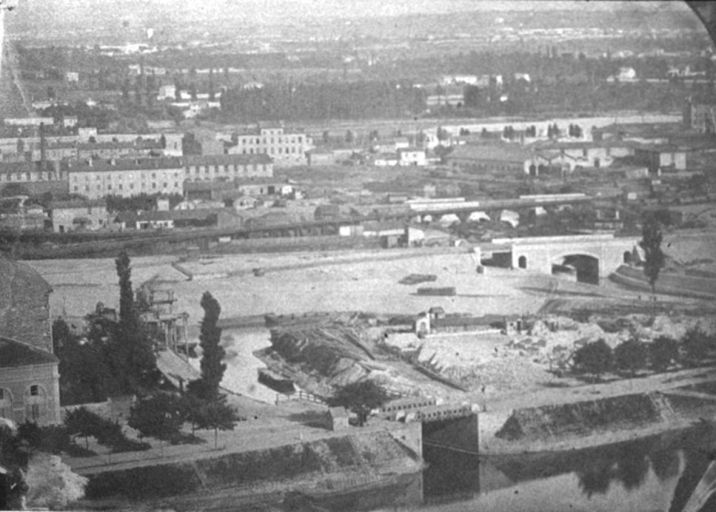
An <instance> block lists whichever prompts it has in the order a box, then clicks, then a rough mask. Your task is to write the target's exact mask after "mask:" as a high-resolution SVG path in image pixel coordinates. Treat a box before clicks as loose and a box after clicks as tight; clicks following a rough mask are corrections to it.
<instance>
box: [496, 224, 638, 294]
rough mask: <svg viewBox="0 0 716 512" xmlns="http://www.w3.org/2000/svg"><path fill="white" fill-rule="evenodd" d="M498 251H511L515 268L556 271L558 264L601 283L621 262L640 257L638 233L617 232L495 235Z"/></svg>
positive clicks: (548, 272) (581, 278)
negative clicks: (557, 234)
mask: <svg viewBox="0 0 716 512" xmlns="http://www.w3.org/2000/svg"><path fill="white" fill-rule="evenodd" d="M492 242H493V244H494V248H493V253H494V252H509V253H510V261H511V267H512V268H519V269H526V270H531V271H535V272H540V273H543V274H553V273H554V270H555V267H559V266H565V265H570V266H572V267H575V268H576V271H577V280H578V281H582V282H591V283H594V284H598V283H599V280H600V279H603V278H606V277H607V276H608V275H609V274H611V273H613V272H614V271H616V269H617V268H619V266H620V265H624V264H628V263H632V262H634V261H635V260H637V259H638V258H639V257H640V254H641V253H640V252H639V238H638V237H615V236H614V235H613V234H598V235H575V236H550V237H529V238H502V239H494V240H493V241H492Z"/></svg>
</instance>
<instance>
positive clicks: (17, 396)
mask: <svg viewBox="0 0 716 512" xmlns="http://www.w3.org/2000/svg"><path fill="white" fill-rule="evenodd" d="M59 379H60V374H59V372H58V370H57V363H48V364H40V365H27V366H20V367H15V368H2V375H1V376H0V388H3V389H4V390H5V393H7V392H8V391H9V395H10V397H11V399H12V416H11V417H10V418H9V419H11V420H13V421H15V422H16V423H18V424H20V423H23V422H24V421H25V419H26V418H28V415H29V411H28V410H27V409H26V401H27V400H28V397H29V393H30V391H29V390H30V386H31V385H35V384H37V385H39V386H40V389H41V392H40V395H39V397H37V398H36V397H31V398H30V400H36V399H37V400H39V399H41V400H40V401H41V404H40V409H39V411H40V416H39V418H37V422H38V423H39V424H40V425H48V424H52V423H59V422H61V421H62V417H61V415H60V388H59ZM8 412H9V411H6V414H7V413H8Z"/></svg>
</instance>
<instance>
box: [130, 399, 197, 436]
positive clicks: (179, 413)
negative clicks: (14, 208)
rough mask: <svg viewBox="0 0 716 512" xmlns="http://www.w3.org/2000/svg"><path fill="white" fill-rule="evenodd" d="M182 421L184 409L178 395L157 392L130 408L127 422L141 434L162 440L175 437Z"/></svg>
mask: <svg viewBox="0 0 716 512" xmlns="http://www.w3.org/2000/svg"><path fill="white" fill-rule="evenodd" d="M183 423H184V410H183V407H182V403H181V400H180V398H179V397H178V396H176V395H174V394H170V393H159V394H156V395H154V396H152V397H149V398H145V399H143V400H140V401H139V402H137V404H136V405H134V406H133V407H132V409H131V412H130V415H129V421H128V424H129V426H130V427H132V428H136V429H137V430H139V432H140V433H141V435H142V436H150V437H155V438H157V439H160V440H162V441H164V440H167V439H171V438H173V437H175V436H176V435H177V434H178V433H179V430H180V429H181V426H182V424H183Z"/></svg>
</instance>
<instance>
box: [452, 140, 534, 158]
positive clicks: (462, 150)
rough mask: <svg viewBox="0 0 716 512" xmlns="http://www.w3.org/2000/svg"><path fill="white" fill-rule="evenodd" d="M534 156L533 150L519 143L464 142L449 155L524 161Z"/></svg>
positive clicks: (453, 156)
mask: <svg viewBox="0 0 716 512" xmlns="http://www.w3.org/2000/svg"><path fill="white" fill-rule="evenodd" d="M531 157H532V152H531V151H530V150H529V149H525V148H523V147H522V146H520V145H519V144H510V143H506V142H505V143H500V144H463V145H461V146H456V147H455V149H454V150H453V151H452V153H450V154H449V155H448V160H450V159H458V160H460V159H465V160H493V161H503V162H520V163H523V162H524V161H525V160H527V159H528V158H531Z"/></svg>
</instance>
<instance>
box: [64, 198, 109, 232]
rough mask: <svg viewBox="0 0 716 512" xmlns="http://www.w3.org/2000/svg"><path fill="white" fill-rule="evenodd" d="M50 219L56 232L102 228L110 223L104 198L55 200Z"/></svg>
mask: <svg viewBox="0 0 716 512" xmlns="http://www.w3.org/2000/svg"><path fill="white" fill-rule="evenodd" d="M50 220H51V222H52V231H54V232H55V233H66V232H69V231H75V230H78V229H82V230H90V231H94V230H97V229H102V228H104V227H106V226H107V224H108V223H109V215H108V213H107V203H106V202H105V201H103V200H95V201H89V200H81V199H79V200H72V201H55V202H53V203H52V205H51V206H50Z"/></svg>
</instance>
